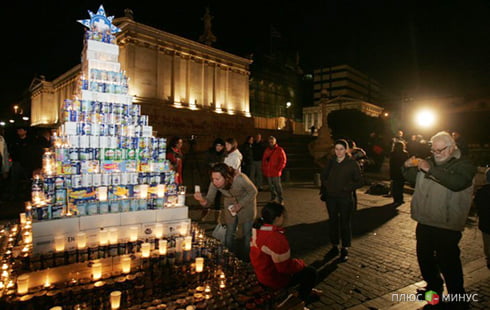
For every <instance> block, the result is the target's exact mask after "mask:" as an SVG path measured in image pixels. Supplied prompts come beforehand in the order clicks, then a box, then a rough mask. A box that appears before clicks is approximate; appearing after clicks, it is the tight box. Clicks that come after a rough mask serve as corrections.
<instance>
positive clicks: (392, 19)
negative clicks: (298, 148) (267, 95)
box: [0, 0, 490, 107]
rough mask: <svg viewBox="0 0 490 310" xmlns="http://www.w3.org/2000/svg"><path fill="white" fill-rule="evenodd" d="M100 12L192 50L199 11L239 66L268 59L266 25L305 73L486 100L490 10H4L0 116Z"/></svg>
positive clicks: (357, 5) (258, 5)
mask: <svg viewBox="0 0 490 310" xmlns="http://www.w3.org/2000/svg"><path fill="white" fill-rule="evenodd" d="M427 2H430V4H428V3H427ZM100 4H103V5H104V7H105V9H106V12H107V15H109V16H110V15H115V16H116V17H119V16H123V15H124V13H123V12H124V8H128V7H129V8H132V9H133V11H134V16H135V20H136V21H138V22H141V23H144V24H148V25H150V26H154V27H157V28H159V29H162V30H164V31H167V32H171V33H174V34H177V35H181V36H183V37H187V38H190V39H194V40H196V39H197V38H198V37H199V35H200V34H201V32H202V21H201V20H200V18H201V17H202V15H203V13H204V10H205V7H206V6H207V5H208V6H209V7H210V9H211V14H212V15H213V16H214V19H213V31H214V33H215V35H216V36H217V38H218V42H217V43H216V44H215V47H217V48H220V49H223V50H226V51H229V52H232V53H235V54H237V55H241V56H243V55H247V54H249V53H252V52H256V51H257V50H264V51H267V50H268V49H269V48H270V43H269V34H270V26H271V25H273V26H274V27H275V28H276V29H277V31H278V32H280V33H281V37H282V39H283V40H284V41H285V42H287V44H286V45H287V47H288V49H290V50H298V51H299V52H300V55H301V63H302V65H303V67H304V68H305V69H306V70H307V71H308V70H310V71H311V69H312V68H314V67H318V66H322V65H336V64H342V63H347V64H350V65H352V66H353V67H355V68H357V69H359V70H361V71H363V72H365V73H367V74H369V75H370V76H372V77H373V78H375V79H376V80H378V81H379V82H380V83H381V84H382V85H383V86H384V89H385V90H386V91H387V93H388V94H389V95H399V94H402V93H409V94H411V95H414V96H420V95H465V96H475V95H487V94H488V93H489V91H490V87H489V86H490V85H489V84H490V78H489V76H490V43H489V42H490V1H484V0H465V1H451V0H444V1H371V0H359V1H353V0H335V1H320V0H317V1H289V2H287V1H284V0H282V1H255V0H250V1H226V2H225V1H219V2H218V1H161V0H160V1H144V0H139V1H12V2H11V4H10V5H9V6H13V8H10V7H9V8H7V7H5V6H4V8H3V9H2V10H1V12H0V16H1V26H2V28H1V29H2V47H3V48H2V49H3V53H2V55H3V57H4V61H3V62H2V77H3V78H2V82H1V83H0V84H1V86H0V87H1V88H0V106H3V107H5V106H8V105H10V104H12V103H13V102H14V101H15V100H17V99H18V98H19V96H20V95H21V94H22V92H23V91H24V90H25V89H27V87H28V86H29V84H30V82H31V81H32V79H33V77H34V76H36V75H40V74H42V75H45V76H46V78H47V79H48V80H52V79H53V78H55V77H57V76H58V75H60V74H62V73H63V72H65V71H67V70H69V69H70V68H72V67H73V66H75V65H76V64H78V63H79V62H80V53H81V49H82V35H83V26H82V25H81V24H78V23H77V22H76V20H77V19H86V18H88V13H87V10H91V11H93V12H95V11H96V10H97V8H98V7H99V5H100Z"/></svg>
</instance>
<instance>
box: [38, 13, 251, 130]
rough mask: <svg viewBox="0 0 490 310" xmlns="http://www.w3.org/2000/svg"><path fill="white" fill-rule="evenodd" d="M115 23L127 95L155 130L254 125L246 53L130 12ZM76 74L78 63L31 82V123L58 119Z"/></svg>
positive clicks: (72, 92) (71, 92) (74, 88)
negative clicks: (239, 53) (175, 32)
mask: <svg viewBox="0 0 490 310" xmlns="http://www.w3.org/2000/svg"><path fill="white" fill-rule="evenodd" d="M114 24H115V25H117V26H118V27H119V28H121V30H122V31H121V32H120V33H119V34H118V35H117V41H118V45H119V48H120V51H119V62H120V63H121V69H122V70H124V71H125V72H126V75H127V76H128V78H129V82H128V83H129V91H130V95H133V97H134V99H133V102H134V103H138V104H141V106H142V112H143V113H144V114H147V115H149V116H150V122H151V124H152V125H153V128H154V129H155V130H157V131H158V133H159V135H164V136H165V135H175V134H180V135H192V134H196V133H197V132H199V133H200V134H202V135H214V134H216V130H217V128H218V129H220V130H224V131H227V130H238V131H240V128H243V129H242V130H245V129H246V128H253V120H252V119H251V118H250V116H251V115H250V110H249V76H250V71H249V66H250V64H251V63H252V61H251V60H250V59H247V58H243V57H239V56H236V55H233V54H230V53H227V52H225V51H221V50H218V49H215V48H213V47H211V46H209V45H205V44H201V43H198V42H195V41H192V40H189V39H186V38H182V37H179V36H176V35H173V34H170V33H167V32H165V31H162V30H159V29H156V28H153V27H150V26H147V25H144V24H141V23H138V22H135V21H134V20H133V19H132V18H128V17H123V18H119V19H115V20H114ZM79 80H80V65H78V66H75V67H74V68H72V69H71V70H69V71H68V72H66V73H65V74H63V75H61V76H60V77H58V78H56V79H55V80H53V81H45V80H39V81H37V82H36V83H34V84H33V85H32V87H31V91H32V96H31V101H32V115H31V117H32V123H31V124H32V125H41V124H44V125H48V124H57V123H59V120H60V107H61V105H62V103H63V100H65V99H71V98H74V97H75V96H77V93H76V92H77V90H78V87H77V86H78V83H79ZM183 111H186V112H184V113H182V112H183ZM190 112H200V113H190ZM218 116H220V117H219V121H218ZM213 124H215V125H213Z"/></svg>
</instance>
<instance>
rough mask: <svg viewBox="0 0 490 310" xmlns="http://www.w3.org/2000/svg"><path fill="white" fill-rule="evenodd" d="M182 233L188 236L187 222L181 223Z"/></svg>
mask: <svg viewBox="0 0 490 310" xmlns="http://www.w3.org/2000/svg"><path fill="white" fill-rule="evenodd" d="M180 234H181V235H182V236H187V223H181V224H180Z"/></svg>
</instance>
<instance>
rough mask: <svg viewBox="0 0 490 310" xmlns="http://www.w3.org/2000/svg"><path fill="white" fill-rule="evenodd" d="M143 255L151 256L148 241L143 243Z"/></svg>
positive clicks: (145, 256)
mask: <svg viewBox="0 0 490 310" xmlns="http://www.w3.org/2000/svg"><path fill="white" fill-rule="evenodd" d="M141 257H144V258H148V257H150V244H149V243H148V242H144V243H142V244H141Z"/></svg>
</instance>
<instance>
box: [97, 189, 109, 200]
mask: <svg viewBox="0 0 490 310" xmlns="http://www.w3.org/2000/svg"><path fill="white" fill-rule="evenodd" d="M97 198H98V199H99V201H106V200H107V186H99V187H97Z"/></svg>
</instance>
